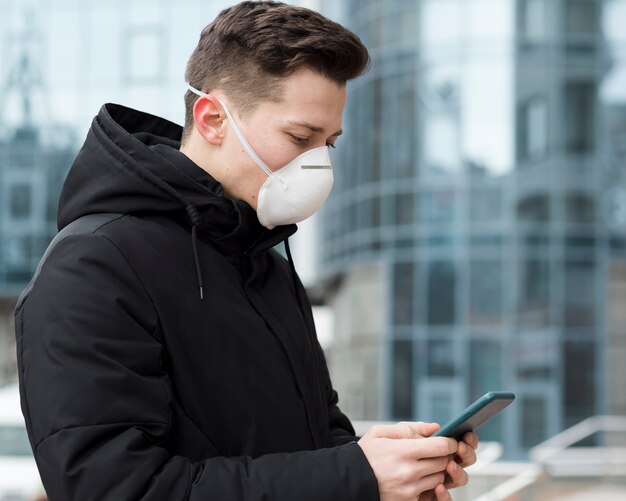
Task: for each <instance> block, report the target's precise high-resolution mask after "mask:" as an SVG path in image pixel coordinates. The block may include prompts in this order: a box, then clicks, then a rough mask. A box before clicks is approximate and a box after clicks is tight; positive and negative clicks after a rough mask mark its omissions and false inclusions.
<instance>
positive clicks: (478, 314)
mask: <svg viewBox="0 0 626 501" xmlns="http://www.w3.org/2000/svg"><path fill="white" fill-rule="evenodd" d="M503 292H504V291H503V288H502V262H501V261H471V262H470V273H469V315H470V322H471V323H473V324H500V323H501V322H502V299H503Z"/></svg>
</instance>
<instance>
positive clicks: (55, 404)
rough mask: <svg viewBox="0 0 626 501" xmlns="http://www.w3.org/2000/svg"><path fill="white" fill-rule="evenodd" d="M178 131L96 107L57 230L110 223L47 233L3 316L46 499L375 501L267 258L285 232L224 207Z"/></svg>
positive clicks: (307, 334)
mask: <svg viewBox="0 0 626 501" xmlns="http://www.w3.org/2000/svg"><path fill="white" fill-rule="evenodd" d="M180 134H181V129H180V127H178V126H176V125H174V124H172V123H170V122H167V121H165V120H163V119H160V118H157V117H154V116H151V115H148V114H144V113H140V112H137V111H134V110H131V109H128V108H125V107H122V106H119V105H112V104H109V105H105V106H103V108H102V109H101V110H100V112H99V114H98V116H97V117H96V118H95V119H94V121H93V124H92V127H91V129H90V131H89V134H88V136H87V139H86V141H85V144H84V146H83V148H82V149H81V151H80V153H79V155H78V156H77V158H76V161H75V163H74V165H73V166H72V169H71V170H70V173H69V175H68V177H67V180H66V183H65V185H64V188H63V192H62V195H61V200H60V205H59V217H58V226H59V229H60V230H62V229H63V228H65V227H67V226H68V225H70V224H71V223H72V222H73V221H77V220H78V221H79V222H80V221H85V220H86V216H88V215H94V214H106V213H115V214H118V215H117V216H115V217H108V218H104V219H102V220H98V222H97V224H94V221H96V220H95V219H94V218H93V216H91V217H90V219H89V220H90V221H91V222H90V224H88V225H87V224H83V225H82V226H81V230H80V231H75V230H76V228H77V225H76V224H75V225H72V228H73V230H72V231H66V232H65V233H63V234H62V235H61V236H60V237H59V238H58V239H57V241H56V242H55V245H54V246H53V247H52V248H51V249H50V252H49V254H48V255H47V258H46V261H45V262H44V263H43V265H42V266H41V269H40V270H39V272H38V274H37V276H36V277H35V278H34V279H33V281H32V283H31V284H30V285H29V287H28V288H27V289H26V291H25V293H24V295H23V296H22V298H21V299H20V302H19V304H18V307H17V308H16V312H15V314H16V319H15V322H16V336H17V351H18V365H19V377H20V386H21V397H22V409H23V412H24V415H25V417H26V423H27V428H28V433H29V437H30V440H31V444H32V446H33V450H34V453H35V458H36V460H37V465H38V467H39V469H40V472H41V475H42V479H43V482H44V486H45V488H46V490H47V492H48V495H49V498H50V500H51V501H69V500H81V501H84V500H91V499H93V500H116V501H120V500H137V499H142V500H171V501H177V500H187V499H189V500H203V501H206V500H228V501H233V500H234V501H236V500H261V499H263V500H294V499H298V500H299V501H306V500H376V499H378V487H377V483H376V478H375V476H374V474H373V471H372V470H371V467H370V465H369V463H368V462H367V460H366V458H365V456H364V455H363V453H362V451H361V449H360V447H359V446H358V445H357V444H356V443H354V440H355V437H354V430H353V428H352V426H351V424H350V421H349V420H348V418H347V417H346V416H345V415H344V414H342V413H341V411H340V410H339V408H338V407H337V394H336V392H335V391H334V390H333V388H332V385H331V382H330V378H329V375H328V370H327V366H326V362H325V360H324V356H323V352H322V350H321V348H320V346H319V343H318V341H317V337H316V334H315V327H314V324H313V318H312V314H311V308H310V305H309V304H308V301H307V299H306V293H305V291H304V288H303V287H302V284H301V283H300V281H299V279H298V278H297V276H296V275H295V274H293V273H292V270H290V267H289V264H288V263H287V261H286V260H285V259H284V258H283V257H282V256H280V255H279V254H278V253H277V252H276V251H274V250H273V247H274V246H275V245H276V244H277V243H279V242H280V241H282V240H284V239H286V238H287V237H288V236H289V235H291V234H292V233H293V232H294V231H295V230H296V228H295V226H294V225H291V226H286V227H278V228H275V229H274V230H271V231H269V230H267V229H265V228H263V227H262V226H261V225H260V224H259V222H258V219H257V217H256V213H255V211H254V210H253V209H252V208H251V207H250V206H248V205H247V204H245V203H243V202H238V201H232V200H230V199H228V198H225V197H224V196H223V190H222V187H221V186H220V185H219V183H217V182H216V181H215V180H214V179H212V178H211V177H210V176H209V175H208V174H207V173H206V172H205V171H203V170H202V169H200V168H199V167H198V166H197V165H195V164H194V163H193V162H191V160H189V159H188V158H187V157H186V156H185V155H183V154H182V153H181V152H180V151H178V147H179V142H178V141H179V140H180ZM190 207H192V208H193V209H194V211H195V212H194V211H191V210H190ZM81 218H82V219H81ZM192 228H195V230H196V231H197V242H196V243H197V249H196V252H197V257H198V265H199V269H200V273H201V275H202V277H203V282H204V284H203V296H204V299H201V298H200V296H199V294H198V277H197V272H198V270H197V269H198V266H196V263H195V261H194V250H193V248H192V238H191V236H192ZM294 288H295V289H296V290H297V293H296V290H294ZM298 298H299V299H298Z"/></svg>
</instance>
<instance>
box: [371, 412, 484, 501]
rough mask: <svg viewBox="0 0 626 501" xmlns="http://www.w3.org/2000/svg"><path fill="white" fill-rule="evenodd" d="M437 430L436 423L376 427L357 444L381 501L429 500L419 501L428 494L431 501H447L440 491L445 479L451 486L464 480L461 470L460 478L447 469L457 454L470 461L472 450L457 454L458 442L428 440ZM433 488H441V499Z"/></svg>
mask: <svg viewBox="0 0 626 501" xmlns="http://www.w3.org/2000/svg"><path fill="white" fill-rule="evenodd" d="M438 429H439V425H438V424H436V423H398V424H395V425H380V426H373V427H372V428H371V429H370V430H369V431H368V432H367V433H366V434H365V435H364V436H363V438H361V440H359V446H360V447H361V449H363V453H364V454H365V457H366V458H367V460H368V461H369V463H370V465H371V467H372V469H373V470H374V474H375V475H376V480H377V481H378V490H379V492H380V499H381V501H403V500H409V499H410V500H413V501H415V499H419V500H422V499H429V498H428V497H422V496H428V495H430V494H429V491H430V492H432V493H435V495H436V496H437V497H435V498H434V499H437V500H438V501H444V500H446V501H447V500H449V499H450V494H449V493H448V490H447V488H445V487H443V485H444V483H445V482H446V476H447V475H448V476H449V478H450V481H451V482H452V483H456V482H462V481H463V478H462V477H463V475H465V476H467V474H466V473H465V471H463V469H462V468H460V467H459V470H461V471H462V475H461V474H459V473H458V472H457V471H456V469H454V468H453V467H452V466H450V465H449V463H450V458H451V457H454V456H455V454H457V455H458V456H459V458H461V459H462V460H463V461H465V460H467V461H471V460H472V458H471V454H472V453H470V452H469V449H471V450H472V451H473V448H472V447H468V446H467V445H464V446H463V447H462V449H461V451H460V453H459V450H458V447H459V444H461V443H462V442H457V441H456V440H454V439H452V438H445V437H430V435H432V434H433V433H434V432H435V431H437V430H438ZM425 437H430V438H425ZM461 454H462V456H461ZM452 462H454V461H452ZM455 464H456V463H455ZM457 466H458V465H457ZM446 474H447V475H446ZM465 482H467V480H465ZM449 485H452V484H449ZM436 487H438V488H439V491H440V492H441V489H442V488H443V491H444V492H443V494H442V496H444V497H440V496H439V494H438V493H437V491H436V490H435V488H436ZM446 496H447V497H446Z"/></svg>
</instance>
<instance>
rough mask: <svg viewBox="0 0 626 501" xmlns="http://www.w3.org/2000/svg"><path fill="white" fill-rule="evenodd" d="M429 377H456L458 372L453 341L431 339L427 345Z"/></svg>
mask: <svg viewBox="0 0 626 501" xmlns="http://www.w3.org/2000/svg"><path fill="white" fill-rule="evenodd" d="M426 346H427V348H426V360H427V364H428V376H429V377H454V376H455V375H456V371H457V364H456V360H455V358H456V357H455V356H454V355H455V351H454V344H453V340H451V339H431V340H429V341H428V342H427V344H426Z"/></svg>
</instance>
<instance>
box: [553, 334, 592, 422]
mask: <svg viewBox="0 0 626 501" xmlns="http://www.w3.org/2000/svg"><path fill="white" fill-rule="evenodd" d="M563 363H564V369H565V373H564V381H563V383H564V384H563V387H562V391H563V405H564V411H565V413H564V414H565V420H566V422H565V423H564V425H565V427H566V428H567V427H570V426H573V425H575V424H578V423H579V422H580V421H582V420H583V419H586V418H588V417H589V416H593V415H595V414H597V413H596V412H595V408H596V407H595V402H596V395H597V391H596V389H597V376H596V373H597V364H596V348H595V343H593V342H586V341H566V342H565V343H564V346H563Z"/></svg>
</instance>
